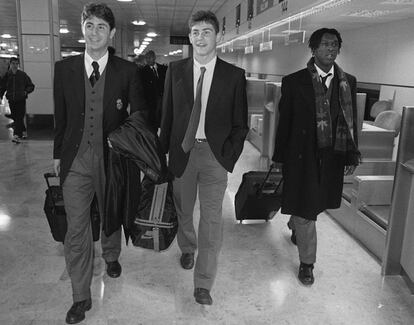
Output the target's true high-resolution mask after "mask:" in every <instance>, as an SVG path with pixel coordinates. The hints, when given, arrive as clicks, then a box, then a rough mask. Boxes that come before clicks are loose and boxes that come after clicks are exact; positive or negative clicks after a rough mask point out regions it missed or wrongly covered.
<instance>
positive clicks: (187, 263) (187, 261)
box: [180, 253, 194, 270]
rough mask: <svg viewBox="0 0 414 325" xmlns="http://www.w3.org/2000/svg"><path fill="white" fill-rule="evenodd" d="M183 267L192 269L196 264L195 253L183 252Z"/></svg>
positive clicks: (181, 261)
mask: <svg viewBox="0 0 414 325" xmlns="http://www.w3.org/2000/svg"><path fill="white" fill-rule="evenodd" d="M180 263H181V266H182V267H183V269H186V270H191V269H192V268H193V266H194V253H183V254H182V255H181V258H180Z"/></svg>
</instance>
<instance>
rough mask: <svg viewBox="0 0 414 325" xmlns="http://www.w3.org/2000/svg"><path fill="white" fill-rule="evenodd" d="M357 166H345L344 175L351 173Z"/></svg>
mask: <svg viewBox="0 0 414 325" xmlns="http://www.w3.org/2000/svg"><path fill="white" fill-rule="evenodd" d="M356 168H357V166H356V165H350V166H345V170H344V175H345V176H349V175H352V174H353V173H354V171H355V169H356Z"/></svg>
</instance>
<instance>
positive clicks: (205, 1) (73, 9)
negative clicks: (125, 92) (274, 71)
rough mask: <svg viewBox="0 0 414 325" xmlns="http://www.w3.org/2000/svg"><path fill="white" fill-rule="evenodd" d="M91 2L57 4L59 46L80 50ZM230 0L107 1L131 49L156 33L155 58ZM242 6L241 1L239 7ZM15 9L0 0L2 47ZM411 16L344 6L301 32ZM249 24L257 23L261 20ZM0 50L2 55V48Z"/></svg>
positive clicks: (377, 6) (407, 2)
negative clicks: (62, 27) (196, 15)
mask: <svg viewBox="0 0 414 325" xmlns="http://www.w3.org/2000/svg"><path fill="white" fill-rule="evenodd" d="M89 1H90V0H59V16H60V20H61V23H62V22H63V23H66V24H67V26H68V28H69V30H70V33H69V34H62V35H61V46H62V47H64V48H72V47H78V48H79V47H81V45H80V44H79V43H78V42H77V40H78V39H80V38H81V37H82V35H81V33H80V13H81V11H82V8H83V5H84V4H85V3H87V2H89ZM228 1H233V0H133V1H132V2H118V1H117V0H105V2H106V3H107V4H108V5H109V6H110V7H111V8H112V10H113V11H114V14H115V18H116V25H117V28H118V31H119V30H121V29H122V30H123V32H124V33H125V32H126V35H127V38H126V39H127V41H128V43H130V44H131V49H132V43H133V41H134V39H139V40H142V39H143V38H144V37H145V34H146V33H147V32H148V31H155V32H156V33H157V34H159V36H158V37H156V38H155V40H154V41H153V42H152V43H151V44H150V45H149V47H148V49H152V50H154V51H155V52H156V53H157V54H164V53H168V52H169V51H171V50H174V49H177V48H178V46H171V45H170V44H169V37H170V35H187V34H188V30H187V21H188V19H189V17H190V15H191V14H192V13H193V12H194V11H197V10H200V9H203V10H211V11H213V12H217V11H219V9H220V8H221V7H222V6H223V4H225V3H226V2H228ZM244 1H245V0H240V2H244ZM255 3H256V1H255ZM15 6H16V1H14V0H0V35H1V34H3V33H9V34H11V35H12V36H14V39H11V41H10V40H3V39H0V43H2V42H8V43H10V42H13V41H14V42H15V43H16V40H15V39H16V38H15V37H16V34H17V23H16V21H17V20H16V8H15ZM413 17H414V0H352V1H350V2H349V3H347V4H345V5H342V6H339V7H337V8H333V9H330V10H329V11H326V12H322V13H318V14H314V15H312V16H309V17H307V18H305V19H303V20H302V23H301V28H302V29H304V30H306V31H307V32H308V33H310V32H312V31H313V30H315V29H317V28H318V27H321V26H332V27H335V28H337V29H338V30H346V29H352V28H361V27H364V26H368V25H372V24H378V23H384V22H388V21H392V20H398V19H407V18H413ZM139 19H143V20H145V21H146V22H147V24H146V25H145V26H134V25H132V24H131V22H132V21H133V20H139ZM253 19H260V16H256V17H253ZM281 28H282V27H281ZM284 29H285V28H284ZM272 34H273V31H272ZM407 37H411V36H407ZM0 50H1V49H0ZM2 50H3V52H4V50H5V48H3V49H2Z"/></svg>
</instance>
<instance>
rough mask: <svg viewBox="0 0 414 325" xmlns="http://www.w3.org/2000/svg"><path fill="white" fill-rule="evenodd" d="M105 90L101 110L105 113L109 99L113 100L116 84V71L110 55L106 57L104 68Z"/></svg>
mask: <svg viewBox="0 0 414 325" xmlns="http://www.w3.org/2000/svg"><path fill="white" fill-rule="evenodd" d="M105 70H106V71H105V88H104V98H103V110H104V111H105V109H106V107H107V106H108V104H109V102H110V100H111V98H114V95H113V93H114V91H115V90H116V87H115V85H117V82H118V73H117V69H116V63H115V61H114V60H113V59H112V55H109V57H108V63H107V64H106V67H105Z"/></svg>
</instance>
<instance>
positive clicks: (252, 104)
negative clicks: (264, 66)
mask: <svg viewBox="0 0 414 325" xmlns="http://www.w3.org/2000/svg"><path fill="white" fill-rule="evenodd" d="M246 81H247V83H246V92H247V106H248V120H247V121H248V124H249V128H250V132H249V134H248V136H247V139H248V140H249V141H250V142H251V143H252V144H253V145H254V146H255V147H256V148H257V149H258V150H259V151H260V152H262V149H263V123H264V121H263V105H264V98H265V84H266V82H267V81H268V80H266V79H257V78H247V80H246Z"/></svg>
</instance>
